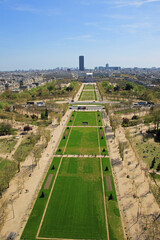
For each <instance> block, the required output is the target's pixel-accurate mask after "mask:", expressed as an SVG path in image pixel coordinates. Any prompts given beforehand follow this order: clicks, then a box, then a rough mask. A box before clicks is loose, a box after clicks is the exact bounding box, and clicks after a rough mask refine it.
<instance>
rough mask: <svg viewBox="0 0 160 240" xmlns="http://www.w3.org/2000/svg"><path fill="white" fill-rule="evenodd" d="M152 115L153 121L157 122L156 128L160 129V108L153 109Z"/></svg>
mask: <svg viewBox="0 0 160 240" xmlns="http://www.w3.org/2000/svg"><path fill="white" fill-rule="evenodd" d="M152 116H153V122H154V124H155V130H156V131H158V130H159V124H160V110H159V109H155V110H153V112H152Z"/></svg>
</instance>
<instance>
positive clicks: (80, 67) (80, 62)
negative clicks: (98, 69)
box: [79, 56, 84, 71]
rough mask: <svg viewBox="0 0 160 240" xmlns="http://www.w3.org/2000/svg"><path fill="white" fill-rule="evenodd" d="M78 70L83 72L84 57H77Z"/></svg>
mask: <svg viewBox="0 0 160 240" xmlns="http://www.w3.org/2000/svg"><path fill="white" fill-rule="evenodd" d="M79 70H80V71H84V56H79Z"/></svg>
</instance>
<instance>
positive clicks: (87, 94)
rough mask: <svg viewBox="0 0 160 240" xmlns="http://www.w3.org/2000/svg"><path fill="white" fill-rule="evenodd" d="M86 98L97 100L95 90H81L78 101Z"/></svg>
mask: <svg viewBox="0 0 160 240" xmlns="http://www.w3.org/2000/svg"><path fill="white" fill-rule="evenodd" d="M87 100H97V96H96V92H95V91H83V92H82V94H81V96H80V98H79V101H87Z"/></svg>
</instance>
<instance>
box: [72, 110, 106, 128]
mask: <svg viewBox="0 0 160 240" xmlns="http://www.w3.org/2000/svg"><path fill="white" fill-rule="evenodd" d="M98 116H100V113H98V112H77V115H76V119H75V122H74V126H83V122H88V126H97V120H98ZM100 120H101V116H100ZM100 124H101V126H102V121H100Z"/></svg>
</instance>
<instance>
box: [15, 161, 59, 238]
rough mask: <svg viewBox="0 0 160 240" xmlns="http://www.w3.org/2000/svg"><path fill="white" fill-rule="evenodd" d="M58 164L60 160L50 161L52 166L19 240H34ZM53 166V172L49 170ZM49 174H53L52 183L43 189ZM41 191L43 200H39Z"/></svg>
mask: <svg viewBox="0 0 160 240" xmlns="http://www.w3.org/2000/svg"><path fill="white" fill-rule="evenodd" d="M59 162H60V158H54V159H53V161H52V164H51V166H50V168H49V170H48V173H47V175H46V178H45V180H44V183H43V185H42V187H41V190H40V192H39V194H38V197H37V200H36V202H35V205H34V207H33V209H32V212H31V214H30V217H29V219H28V222H27V224H26V226H25V229H24V231H23V234H22V236H21V238H20V239H21V240H22V239H29V240H35V239H36V233H37V231H38V227H39V225H40V221H41V218H42V215H43V212H44V209H45V206H46V203H47V199H48V196H49V193H50V190H51V187H52V183H53V181H54V178H55V175H56V171H57V168H58V165H59ZM53 165H54V167H55V170H51V168H52V166H53ZM49 174H53V178H52V181H51V184H50V186H49V188H48V189H44V185H45V182H46V180H47V178H48V176H49ZM42 191H43V192H44V195H45V197H44V198H40V196H41V194H42Z"/></svg>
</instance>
